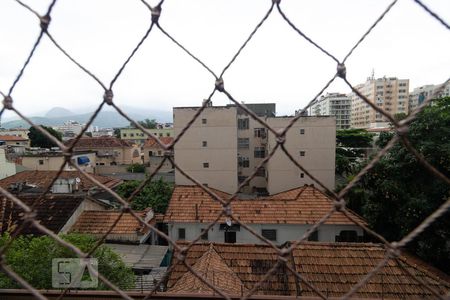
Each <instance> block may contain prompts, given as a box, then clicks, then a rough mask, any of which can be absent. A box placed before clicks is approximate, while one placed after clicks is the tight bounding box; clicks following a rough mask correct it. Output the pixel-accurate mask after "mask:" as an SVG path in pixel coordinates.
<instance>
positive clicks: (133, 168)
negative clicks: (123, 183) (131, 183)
mask: <svg viewBox="0 0 450 300" xmlns="http://www.w3.org/2000/svg"><path fill="white" fill-rule="evenodd" d="M127 171H128V172H130V173H145V166H144V165H143V164H138V163H136V164H131V165H129V166H128V167H127Z"/></svg>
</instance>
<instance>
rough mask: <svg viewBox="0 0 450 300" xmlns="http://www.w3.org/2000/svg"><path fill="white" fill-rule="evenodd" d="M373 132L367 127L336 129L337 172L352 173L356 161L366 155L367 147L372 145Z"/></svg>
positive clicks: (342, 173)
mask: <svg viewBox="0 0 450 300" xmlns="http://www.w3.org/2000/svg"><path fill="white" fill-rule="evenodd" d="M373 136H374V135H373V134H372V133H369V132H367V131H366V130H365V129H355V128H352V129H344V130H337V131H336V173H337V174H341V175H345V174H350V173H351V172H352V170H353V169H354V165H355V162H357V160H358V159H360V158H362V157H364V155H365V153H366V149H365V148H371V147H372V139H373Z"/></svg>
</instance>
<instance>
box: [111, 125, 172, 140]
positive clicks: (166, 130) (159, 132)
mask: <svg viewBox="0 0 450 300" xmlns="http://www.w3.org/2000/svg"><path fill="white" fill-rule="evenodd" d="M168 126H169V125H168ZM147 130H148V131H150V132H151V133H152V134H153V135H154V136H157V137H160V138H161V137H173V136H174V131H173V128H172V127H164V126H162V125H161V126H159V128H155V129H147ZM120 138H121V139H122V140H126V141H129V142H131V143H135V144H140V145H142V144H144V143H145V141H146V140H147V139H148V136H147V135H146V134H145V133H143V132H142V131H141V130H140V129H139V128H120Z"/></svg>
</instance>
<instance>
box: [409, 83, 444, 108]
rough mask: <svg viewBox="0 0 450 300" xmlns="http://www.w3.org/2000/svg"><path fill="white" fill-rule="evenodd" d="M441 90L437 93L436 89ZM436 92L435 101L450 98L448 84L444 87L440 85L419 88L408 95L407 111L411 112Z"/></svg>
mask: <svg viewBox="0 0 450 300" xmlns="http://www.w3.org/2000/svg"><path fill="white" fill-rule="evenodd" d="M440 88H442V90H441V91H439V92H438V89H440ZM435 92H436V95H435V96H434V98H435V99H437V98H442V97H449V96H450V83H448V84H446V85H444V86H443V87H442V85H441V84H438V85H434V84H427V85H423V86H419V87H416V88H414V90H413V91H412V92H411V93H410V94H409V111H410V112H411V111H413V110H414V109H416V108H417V107H418V106H420V105H421V104H422V103H423V102H424V101H425V100H426V99H427V98H428V97H432V95H433V94H434V93H435Z"/></svg>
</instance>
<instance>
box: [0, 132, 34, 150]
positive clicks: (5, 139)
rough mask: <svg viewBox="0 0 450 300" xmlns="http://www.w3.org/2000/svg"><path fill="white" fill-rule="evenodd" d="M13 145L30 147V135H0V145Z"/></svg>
mask: <svg viewBox="0 0 450 300" xmlns="http://www.w3.org/2000/svg"><path fill="white" fill-rule="evenodd" d="M1 145H6V146H13V147H30V140H29V139H28V137H25V138H23V137H20V136H16V135H0V146H1Z"/></svg>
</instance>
